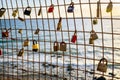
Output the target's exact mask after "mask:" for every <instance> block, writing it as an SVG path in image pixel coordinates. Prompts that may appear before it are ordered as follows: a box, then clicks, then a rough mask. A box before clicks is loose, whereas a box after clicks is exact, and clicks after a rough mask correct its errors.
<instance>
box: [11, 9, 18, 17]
mask: <svg viewBox="0 0 120 80" xmlns="http://www.w3.org/2000/svg"><path fill="white" fill-rule="evenodd" d="M17 14H18V9H16V10H14V11H13V13H12V16H13V17H16V15H17Z"/></svg>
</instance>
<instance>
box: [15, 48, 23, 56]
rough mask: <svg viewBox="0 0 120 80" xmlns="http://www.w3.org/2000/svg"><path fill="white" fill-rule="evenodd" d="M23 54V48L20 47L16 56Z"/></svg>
mask: <svg viewBox="0 0 120 80" xmlns="http://www.w3.org/2000/svg"><path fill="white" fill-rule="evenodd" d="M23 54H24V48H22V49H20V51H19V53H18V54H17V56H23Z"/></svg>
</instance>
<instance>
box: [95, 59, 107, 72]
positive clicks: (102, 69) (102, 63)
mask: <svg viewBox="0 0 120 80" xmlns="http://www.w3.org/2000/svg"><path fill="white" fill-rule="evenodd" d="M107 64H108V61H107V59H105V58H102V59H100V61H99V63H98V66H97V70H98V71H100V72H106V71H107Z"/></svg>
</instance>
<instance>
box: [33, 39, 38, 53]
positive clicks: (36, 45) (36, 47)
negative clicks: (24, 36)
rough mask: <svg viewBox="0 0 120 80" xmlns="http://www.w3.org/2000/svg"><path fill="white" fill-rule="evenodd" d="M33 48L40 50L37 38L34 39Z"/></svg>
mask: <svg viewBox="0 0 120 80" xmlns="http://www.w3.org/2000/svg"><path fill="white" fill-rule="evenodd" d="M32 50H33V51H34V52H37V51H38V50H39V45H38V43H37V41H36V40H33V45H32Z"/></svg>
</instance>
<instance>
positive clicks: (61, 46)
mask: <svg viewBox="0 0 120 80" xmlns="http://www.w3.org/2000/svg"><path fill="white" fill-rule="evenodd" d="M66 47H67V45H66V43H65V42H61V43H60V51H66Z"/></svg>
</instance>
